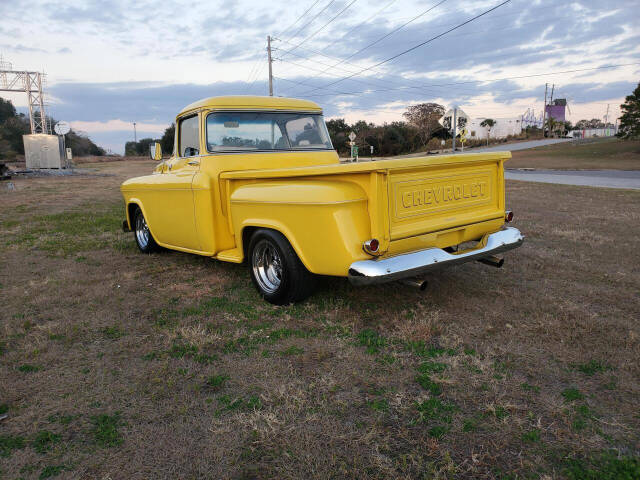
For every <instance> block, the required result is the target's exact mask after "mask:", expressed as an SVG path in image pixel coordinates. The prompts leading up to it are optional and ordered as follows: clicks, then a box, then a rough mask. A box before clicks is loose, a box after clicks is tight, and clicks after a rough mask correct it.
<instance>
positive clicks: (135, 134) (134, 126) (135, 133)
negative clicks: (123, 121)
mask: <svg viewBox="0 0 640 480" xmlns="http://www.w3.org/2000/svg"><path fill="white" fill-rule="evenodd" d="M133 141H134V143H138V133H137V132H136V122H133Z"/></svg>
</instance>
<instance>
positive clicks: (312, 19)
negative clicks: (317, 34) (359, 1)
mask: <svg viewBox="0 0 640 480" xmlns="http://www.w3.org/2000/svg"><path fill="white" fill-rule="evenodd" d="M335 1H336V0H331V1H330V2H329V3H327V4H326V5H325V6H324V8H323V9H322V10H320V11H319V12H318V13H316V14H315V15H314V16H313V18H311V20H309V21H308V22H307V23H305V24H304V25H303V26H301V27H300V28H299V29H298V30H297V31H296V33H294V34H293V35H291V36H290V37H289V38H296V37H297V36H298V34H299V33H300V32H301V31H303V30H304V29H305V28H307V27H308V26H309V25H311V24H312V23H313V21H314V20H315V19H316V18H318V17H319V16H320V15H321V14H322V13H324V11H325V10H326V9H327V8H329V7H330V6H331V5H333V4H334V3H335Z"/></svg>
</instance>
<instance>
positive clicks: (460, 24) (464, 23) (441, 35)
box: [305, 0, 511, 93]
mask: <svg viewBox="0 0 640 480" xmlns="http://www.w3.org/2000/svg"><path fill="white" fill-rule="evenodd" d="M443 1H444V0H443ZM509 2H511V0H505V1H504V2H502V3H500V4H498V5H496V6H495V7H492V8H490V9H489V10H485V11H484V12H482V13H480V14H478V15H476V16H475V17H472V18H470V19H469V20H466V21H464V22H462V23H459V24H458V25H456V26H455V27H452V28H450V29H448V30H446V31H444V32H442V33H439V34H438V35H436V36H434V37H431V38H430V39H428V40H425V41H424V42H421V43H419V44H417V45H415V46H413V47H411V48H408V49H406V50H404V51H402V52H400V53H397V54H396V55H393V56H392V57H389V58H387V59H386V60H382V61H381V62H378V63H376V64H375V65H372V66H370V67H367V68H363V69H362V70H361V71H359V72H357V73H354V74H351V75H349V76H347V77H344V78H341V79H338V80H335V81H333V82H331V83H328V84H327V85H325V87H329V86H331V85H335V84H337V83H340V82H343V81H345V80H348V79H349V78H352V77H355V76H356V75H359V74H360V73H363V72H366V71H368V70H371V69H373V68H375V67H379V66H380V65H383V64H385V63H388V62H391V61H393V60H395V59H396V58H398V57H401V56H402V55H406V54H407V53H409V52H412V51H413V50H416V49H417V48H420V47H423V46H425V45H426V44H428V43H431V42H433V41H434V40H437V39H438V38H441V37H443V36H445V35H446V34H447V33H449V32H453V31H454V30H457V29H458V28H461V27H463V26H465V25H467V24H469V23H471V22H473V21H474V20H477V19H478V18H480V17H483V16H485V15H487V14H488V13H491V12H493V11H494V10H496V9H498V8H500V7H502V6H504V5H506V4H507V3H509ZM315 90H318V88H316V89H315ZM315 90H311V91H310V92H313V91H315ZM305 93H306V92H305Z"/></svg>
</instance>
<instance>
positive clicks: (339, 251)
mask: <svg viewBox="0 0 640 480" xmlns="http://www.w3.org/2000/svg"><path fill="white" fill-rule="evenodd" d="M233 187H235V188H233ZM233 187H232V193H231V197H230V206H231V216H232V223H233V226H234V234H235V238H236V241H237V242H238V245H237V248H238V250H240V251H241V252H244V250H245V248H246V245H243V232H244V230H245V229H246V228H248V227H262V228H270V229H273V230H276V231H278V232H280V233H282V234H283V235H284V236H285V237H286V238H287V240H288V241H289V242H290V243H291V246H292V247H293V249H294V250H295V252H296V254H297V255H298V257H299V258H300V260H301V261H302V263H303V264H304V265H305V267H306V268H307V269H308V270H309V271H310V272H312V273H316V274H321V275H337V276H346V275H347V274H348V270H349V265H351V263H352V262H353V261H355V260H354V259H358V260H361V259H365V258H370V257H369V256H368V255H366V254H365V253H364V252H363V251H362V242H363V241H364V240H366V239H368V238H369V237H370V234H371V226H370V221H369V214H368V211H367V197H366V194H365V192H364V190H363V189H362V188H361V187H360V186H358V185H356V184H355V183H351V182H343V181H320V180H304V179H300V180H298V179H296V181H287V180H270V181H267V182H257V183H243V184H238V185H234V186H233Z"/></svg>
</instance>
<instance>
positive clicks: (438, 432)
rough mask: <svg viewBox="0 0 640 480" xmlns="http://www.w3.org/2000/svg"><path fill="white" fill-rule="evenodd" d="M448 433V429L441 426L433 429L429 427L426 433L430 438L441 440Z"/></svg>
mask: <svg viewBox="0 0 640 480" xmlns="http://www.w3.org/2000/svg"><path fill="white" fill-rule="evenodd" d="M448 431H449V428H448V427H445V426H442V425H436V426H435V427H431V428H430V429H429V430H428V431H427V433H428V434H429V436H430V437H433V438H442V437H443V436H444V434H445V433H447V432H448Z"/></svg>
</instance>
